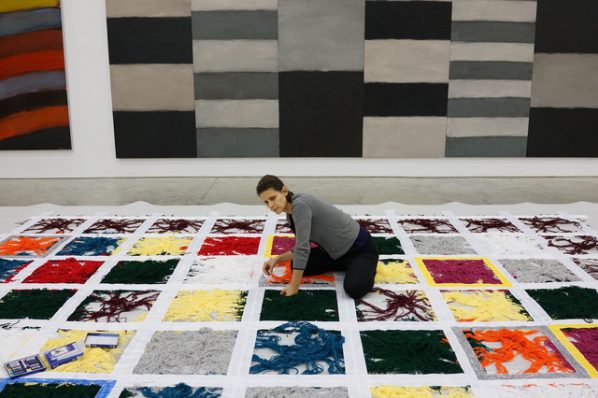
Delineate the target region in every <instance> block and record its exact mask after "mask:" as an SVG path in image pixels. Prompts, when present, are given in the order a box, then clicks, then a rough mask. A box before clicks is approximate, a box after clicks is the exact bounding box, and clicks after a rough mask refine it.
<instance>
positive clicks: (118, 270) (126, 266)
mask: <svg viewBox="0 0 598 398" xmlns="http://www.w3.org/2000/svg"><path fill="white" fill-rule="evenodd" d="M178 263H179V259H173V260H168V261H119V262H118V263H117V264H116V265H115V266H114V267H113V268H112V269H111V270H110V272H108V274H107V275H106V276H105V277H104V279H102V283H126V284H143V285H146V284H147V285H156V284H162V283H166V282H167V281H168V278H170V275H172V273H173V272H174V270H175V268H176V266H177V264H178Z"/></svg>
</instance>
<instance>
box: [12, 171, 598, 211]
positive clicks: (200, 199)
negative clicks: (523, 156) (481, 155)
mask: <svg viewBox="0 0 598 398" xmlns="http://www.w3.org/2000/svg"><path fill="white" fill-rule="evenodd" d="M283 180H284V181H285V183H286V184H287V185H288V186H289V187H290V189H291V190H293V191H295V192H310V193H313V194H316V195H318V196H319V197H321V198H322V199H324V200H326V201H328V202H330V203H334V204H356V205H359V204H377V203H384V202H390V201H392V202H398V203H404V204H421V205H435V204H443V203H448V202H461V203H467V204H513V203H522V202H532V203H554V204H557V203H572V202H578V201H586V202H594V203H598V177H567V178H561V177H552V178H390V177H369V178H330V177H325V178H297V177H293V178H283ZM257 181H258V178H256V177H243V178H238V177H234V178H232V177H230V178H229V177H227V178H213V177H197V178H101V179H18V180H17V179H15V180H11V179H2V180H0V206H27V205H34V204H39V203H53V204H56V205H63V206H73V205H90V206H93V205H123V204H128V203H131V202H136V201H145V202H148V203H152V204H155V205H167V206H168V205H210V204H216V203H223V202H228V203H236V204H243V205H257V204H259V201H258V199H257V196H256V195H255V185H256V184H257Z"/></svg>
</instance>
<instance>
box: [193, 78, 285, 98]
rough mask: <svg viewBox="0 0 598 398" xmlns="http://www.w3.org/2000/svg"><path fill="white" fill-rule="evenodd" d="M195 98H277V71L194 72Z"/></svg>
mask: <svg viewBox="0 0 598 398" xmlns="http://www.w3.org/2000/svg"><path fill="white" fill-rule="evenodd" d="M194 84H195V99H278V73H268V72H263V73H262V72H223V73H196V74H195V76H194Z"/></svg>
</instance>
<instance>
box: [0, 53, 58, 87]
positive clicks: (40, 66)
mask: <svg viewBox="0 0 598 398" xmlns="http://www.w3.org/2000/svg"><path fill="white" fill-rule="evenodd" d="M51 70H64V54H63V52H62V50H58V51H38V52H34V53H27V54H18V55H13V56H10V57H6V58H2V59H0V80H2V79H6V78H9V77H13V76H18V75H23V74H25V73H30V72H42V71H51Z"/></svg>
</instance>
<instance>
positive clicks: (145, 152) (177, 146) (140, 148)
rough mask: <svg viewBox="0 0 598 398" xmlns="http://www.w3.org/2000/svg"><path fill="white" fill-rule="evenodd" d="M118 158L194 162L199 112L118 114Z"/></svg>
mask: <svg viewBox="0 0 598 398" xmlns="http://www.w3.org/2000/svg"><path fill="white" fill-rule="evenodd" d="M114 135H115V139H116V157H117V158H194V157H196V156H197V145H196V141H195V140H196V138H195V112H193V111H185V112H182V111H181V112H179V111H154V112H125V111H117V112H114Z"/></svg>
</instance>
